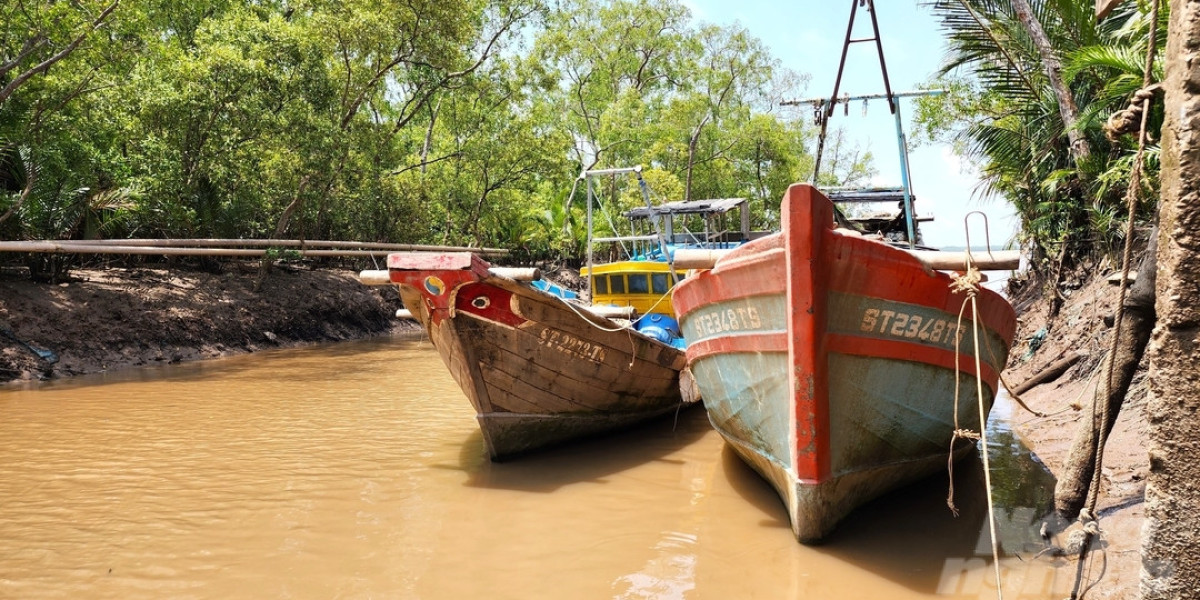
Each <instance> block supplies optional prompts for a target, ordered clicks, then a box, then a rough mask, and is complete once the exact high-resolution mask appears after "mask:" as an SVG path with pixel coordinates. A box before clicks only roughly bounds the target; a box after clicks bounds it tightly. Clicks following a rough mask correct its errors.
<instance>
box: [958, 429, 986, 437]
mask: <svg viewBox="0 0 1200 600" xmlns="http://www.w3.org/2000/svg"><path fill="white" fill-rule="evenodd" d="M980 437H981V436H980V435H979V432H977V431H972V430H970V429H955V430H954V439H958V438H964V439H968V440H978V439H979V438H980Z"/></svg>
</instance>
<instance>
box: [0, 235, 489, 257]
mask: <svg viewBox="0 0 1200 600" xmlns="http://www.w3.org/2000/svg"><path fill="white" fill-rule="evenodd" d="M238 246H242V247H248V248H286V247H289V246H298V247H299V249H298V251H301V252H308V253H311V252H316V251H317V250H309V248H314V249H316V248H329V249H332V248H346V249H363V250H378V251H379V252H373V253H370V255H376V254H380V253H381V252H386V251H394V252H404V251H425V252H474V253H476V254H480V255H484V256H499V255H506V254H508V250H504V249H502V248H466V247H461V246H430V245H423V244H388V243H383V242H346V241H328V240H256V239H245V240H240V239H217V238H213V239H129V240H29V241H0V252H4V251H7V252H44V253H45V252H72V253H78V254H137V252H132V251H120V252H113V251H104V250H99V248H111V247H118V248H146V249H159V248H179V249H222V248H229V249H233V248H236V247H238ZM145 253H146V254H165V253H164V252H160V251H157V250H155V251H147V252H145ZM172 254H179V253H172ZM201 255H203V254H201ZM262 255H263V251H261V250H260V251H257V254H230V255H225V256H262ZM311 255H312V256H321V255H318V254H311ZM364 255H367V254H357V255H350V256H364ZM217 256H220V255H217ZM325 256H336V255H325Z"/></svg>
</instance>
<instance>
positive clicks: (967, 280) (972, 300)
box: [946, 244, 1004, 600]
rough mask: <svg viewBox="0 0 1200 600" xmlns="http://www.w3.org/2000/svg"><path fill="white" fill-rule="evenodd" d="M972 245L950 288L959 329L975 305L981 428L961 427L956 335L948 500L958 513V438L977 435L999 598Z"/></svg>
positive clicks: (1001, 597)
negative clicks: (957, 298) (957, 300)
mask: <svg viewBox="0 0 1200 600" xmlns="http://www.w3.org/2000/svg"><path fill="white" fill-rule="evenodd" d="M972 263H973V261H972V258H971V248H970V245H969V244H968V246H967V270H966V272H965V273H963V274H962V275H954V276H952V277H953V281H952V282H951V283H950V289H951V290H952V291H954V292H955V293H961V294H965V295H966V298H964V299H963V303H962V306H961V307H959V309H958V329H957V331H962V321H963V313H965V312H966V309H967V306H968V305H970V307H971V342H972V344H973V348H974V351H975V354H974V359H975V399H976V405H977V407H978V409H979V431H978V432H975V431H971V430H967V429H963V428H961V427H959V423H958V400H959V391H960V385H959V380H960V375H961V374H962V364H961V360H962V359H961V356H962V354H961V353H960V352H959V344H960V343H961V341H962V339H961V337H960V336H957V335H956V336H955V339H954V435H952V436H950V457H949V471H950V495H949V496H948V497H947V498H946V504H947V505H949V506H950V510H951V511H952V512H953V513H954V514H955V515H958V509H957V508H955V506H954V442H955V441H956V440H958V439H972V440H974V439H977V440H979V442H980V445H981V446H983V448H982V450H983V452H982V454H983V483H984V487H985V488H986V491H987V507H988V528H989V530H990V532H991V537H992V567H993V568H994V569H995V574H996V598H998V599H999V600H1004V587H1003V583H1002V581H1001V575H1000V539H999V537H998V536H997V535H996V507H995V504H994V503H993V502H992V469H991V464H990V462H989V460H988V454H989V452H988V441H987V408H986V407H985V406H984V404H985V402H984V399H983V364H982V359H981V358H980V356H981V355H980V352H979V337H980V327H979V301H978V295H979V283H980V282H981V281H983V275H982V274H981V273H980V272H979V269H978V268H976V267H975V266H974V264H972Z"/></svg>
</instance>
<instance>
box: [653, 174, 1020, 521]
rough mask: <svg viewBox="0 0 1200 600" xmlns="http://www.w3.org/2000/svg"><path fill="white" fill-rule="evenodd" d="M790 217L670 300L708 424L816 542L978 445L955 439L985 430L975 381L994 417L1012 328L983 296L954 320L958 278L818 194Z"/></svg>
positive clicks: (793, 207) (795, 190) (785, 209)
mask: <svg viewBox="0 0 1200 600" xmlns="http://www.w3.org/2000/svg"><path fill="white" fill-rule="evenodd" d="M782 217H783V226H782V231H780V232H779V233H777V234H774V235H771V236H768V237H765V238H762V239H758V240H755V241H752V242H750V243H748V244H745V245H743V246H741V247H739V248H738V249H736V250H733V251H731V252H729V253H727V254H724V255H722V256H721V257H720V258H719V259H718V260H716V262H715V266H714V267H713V268H712V269H711V270H705V271H701V272H699V273H697V274H694V275H691V276H689V277H688V278H687V279H686V280H684V281H683V282H682V283H680V284H679V285H678V286H676V288H675V291H674V293H673V300H674V306H675V309H676V311H677V312H678V314H679V316H680V322H681V326H682V330H683V335H684V338H685V339H686V341H687V362H688V367H689V369H690V370H691V373H692V376H693V377H694V378H695V384H696V386H697V387H698V388H699V392H700V396H701V397H702V399H703V402H704V407H705V409H706V411H707V412H708V416H709V420H710V421H711V422H712V425H713V427H714V428H716V430H717V431H718V432H719V433H720V434H721V435H722V436H723V437H724V439H725V440H726V442H727V443H728V444H729V445H730V446H731V447H732V448H733V449H734V450H735V451H736V452H737V454H738V455H739V456H741V458H743V459H744V460H745V462H747V463H748V464H749V465H750V466H751V467H753V468H754V469H755V470H757V471H758V472H759V473H760V474H762V476H763V477H764V478H766V480H767V481H768V482H770V484H771V485H772V486H773V487H774V488H775V489H776V490H777V491H778V493H779V495H780V497H781V498H782V499H783V501H784V503H785V504H786V507H787V512H788V516H789V518H790V520H791V525H792V531H793V533H794V534H795V535H796V537H797V538H798V539H799V540H800V541H802V542H815V541H818V540H820V539H821V538H823V537H825V536H827V535H828V534H829V533H830V532H831V531H832V530H833V529H834V527H835V526H836V525H837V523H838V522H839V521H840V520H842V519H843V518H844V517H846V515H847V514H849V513H850V512H851V511H852V510H853V509H854V508H855V507H857V506H859V505H861V504H863V503H864V502H866V501H868V500H870V499H872V498H875V497H877V496H879V495H881V494H883V493H884V492H887V491H888V490H891V489H893V488H896V487H898V486H901V485H903V484H905V483H908V482H912V481H915V480H917V479H920V478H923V477H926V476H928V475H930V474H932V473H933V472H935V471H936V470H937V469H939V468H945V467H946V464H947V458H948V453H951V452H953V454H954V455H956V456H962V455H965V454H966V453H967V452H969V451H970V450H971V449H973V448H974V442H973V441H971V440H969V439H962V438H958V439H956V438H955V430H956V429H970V430H975V431H979V429H980V427H981V426H982V424H981V423H980V418H979V415H980V411H979V409H978V407H977V399H976V393H975V390H976V383H977V382H981V383H982V384H983V398H984V403H985V404H986V406H985V407H984V408H985V410H984V413H985V414H986V412H987V410H989V409H990V407H991V402H992V400H993V399H994V397H995V394H996V391H997V387H996V386H997V380H998V377H999V373H1000V371H1001V370H1002V369H1003V368H1004V365H1005V361H1006V360H1007V357H1008V352H1009V348H1010V346H1011V344H1012V339H1013V335H1014V331H1015V327H1016V319H1015V315H1014V312H1013V309H1012V307H1011V305H1010V304H1009V303H1008V302H1007V301H1006V300H1005V299H1004V298H1003V297H1002V296H1000V295H999V294H996V293H995V292H992V291H990V290H987V289H978V290H977V291H976V292H975V293H974V298H975V300H976V302H977V307H978V315H979V317H978V321H977V322H976V321H973V320H972V318H971V314H972V311H970V310H967V311H965V315H964V316H963V317H962V319H961V320H960V317H959V315H960V310H962V308H963V306H964V302H967V300H968V294H967V293H966V292H961V291H956V290H955V288H954V287H953V286H952V283H953V279H952V277H951V275H950V274H947V273H946V272H943V271H939V270H937V269H935V268H932V267H931V266H930V264H929V263H928V261H925V260H922V258H919V257H918V254H919V252H913V251H909V250H907V249H903V248H899V247H896V246H895V245H893V244H889V243H887V242H886V241H882V240H877V239H870V238H869V237H865V236H862V235H861V234H858V233H852V232H849V231H846V230H840V229H837V228H836V225H835V219H834V209H833V204H832V202H831V201H830V200H829V199H828V198H826V197H825V196H824V195H822V194H821V193H820V192H819V191H818V190H817V189H816V188H814V187H812V186H810V185H807V184H796V185H793V186H791V187H790V188H789V189H788V191H787V193H786V195H785V197H784V200H783V205H782ZM677 266H682V263H680V264H678V265H677ZM976 332H978V334H976ZM976 335H978V347H979V348H980V350H979V356H978V361H976V356H975V350H974V348H975V347H976ZM977 365H978V366H977ZM952 443H953V450H951V448H952Z"/></svg>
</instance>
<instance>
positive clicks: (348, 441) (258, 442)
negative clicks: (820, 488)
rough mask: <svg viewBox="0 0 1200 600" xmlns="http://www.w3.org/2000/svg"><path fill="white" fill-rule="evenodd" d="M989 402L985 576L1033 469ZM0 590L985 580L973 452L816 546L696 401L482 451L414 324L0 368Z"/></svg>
mask: <svg viewBox="0 0 1200 600" xmlns="http://www.w3.org/2000/svg"><path fill="white" fill-rule="evenodd" d="M1007 410H1008V407H1007V405H998V406H997V410H996V412H994V416H998V417H999V418H995V419H993V421H994V422H995V423H996V425H994V426H993V427H992V428H991V430H990V432H991V434H992V436H991V437H992V445H991V447H992V454H991V464H992V467H993V478H994V481H993V485H994V487H995V493H994V497H995V498H996V499H997V503H998V507H997V514H998V517H999V518H998V521H999V523H1000V527H1001V535H1000V536H999V537H1000V538H1001V540H1002V542H1003V546H1004V554H1005V556H1006V557H1005V558H1004V560H1003V561H1002V563H1001V564H1002V582H1003V584H1004V592H1005V593H1004V597H1005V598H1009V599H1011V598H1060V597H1063V596H1064V595H1065V592H1066V591H1069V589H1070V583H1071V577H1072V576H1073V570H1072V569H1071V568H1069V567H1065V566H1063V565H1064V564H1065V563H1061V562H1055V561H1054V560H1053V559H1050V558H1047V557H1044V556H1043V557H1035V555H1036V554H1037V552H1038V551H1039V550H1040V549H1041V548H1042V542H1041V540H1040V538H1039V537H1038V533H1037V532H1038V527H1039V526H1040V525H1041V519H1042V517H1043V516H1044V515H1045V514H1046V513H1047V512H1048V511H1049V506H1050V494H1051V490H1052V488H1053V480H1052V479H1051V478H1050V475H1049V474H1048V472H1047V471H1046V469H1045V468H1043V467H1042V466H1041V465H1040V464H1039V463H1037V462H1036V460H1034V459H1033V458H1032V457H1031V456H1030V455H1029V452H1028V451H1027V450H1025V449H1024V448H1023V447H1022V446H1021V445H1020V444H1019V442H1017V441H1016V440H1015V438H1013V436H1012V434H1011V432H1009V431H1008V430H1007V429H1006V428H1005V427H1004V421H1005V417H1004V415H1005V414H1006V411H1007ZM0 415H2V419H0V456H3V459H0V598H13V599H22V600H24V599H42V598H72V599H78V598H87V599H92V598H114V599H116V598H119V599H122V600H130V599H140V598H147V599H149V598H153V599H160V598H197V599H239V598H247V599H251V598H253V599H260V598H289V599H290V598H296V599H309V598H311V599H332V598H363V599H365V598H389V599H390V598H395V599H459V598H481V597H486V598H489V599H507V598H512V599H522V600H537V599H542V598H545V599H551V598H553V599H560V598H572V599H574V598H580V599H593V598H614V599H634V598H637V599H641V598H654V599H664V600H669V599H684V598H687V599H702V598H707V599H733V598H771V599H799V598H995V597H996V594H995V585H994V574H993V571H992V567H991V558H990V557H991V548H990V542H989V539H990V538H989V536H988V534H987V525H986V520H985V518H986V501H985V498H984V494H983V491H982V490H983V484H982V476H981V469H980V468H979V461H978V460H972V461H965V462H964V463H960V464H959V465H958V466H957V476H956V479H955V481H956V485H955V489H956V504H957V505H958V507H959V508H960V510H961V514H960V515H959V516H958V517H953V516H952V515H951V514H950V511H949V510H948V509H947V507H946V493H947V478H946V477H945V476H940V477H935V478H933V479H931V480H929V481H926V482H922V483H920V484H917V485H914V486H912V487H910V488H907V489H905V490H902V491H900V492H897V493H894V494H890V495H888V496H886V497H884V498H881V499H880V500H878V501H876V502H874V503H871V504H868V505H866V506H864V507H862V508H861V509H859V510H858V511H856V512H855V513H853V514H852V515H851V516H850V518H849V519H848V520H847V521H845V522H844V523H843V525H842V526H840V527H839V529H838V530H837V531H836V533H835V534H834V535H833V537H832V538H831V539H829V540H828V541H827V542H826V543H824V544H822V545H819V546H803V545H800V544H798V543H796V541H795V539H794V538H793V537H792V535H791V530H790V528H789V527H788V524H787V517H786V515H785V513H784V509H783V506H782V504H781V502H780V501H779V500H778V498H777V496H776V495H775V494H774V492H773V491H772V490H771V489H770V488H769V487H768V486H767V484H766V483H765V482H764V481H763V480H762V479H760V478H759V477H758V476H757V475H756V474H755V473H754V472H753V471H751V470H750V469H749V468H747V467H746V466H745V465H744V464H743V463H742V462H741V461H740V460H739V459H738V458H737V457H736V456H735V455H734V454H733V453H732V452H731V451H730V450H728V449H726V448H725V447H724V444H723V442H722V440H721V439H720V437H719V436H718V435H717V434H716V433H715V432H713V431H712V429H711V428H710V427H709V425H708V422H707V420H706V419H705V416H704V411H703V409H692V410H686V411H683V412H682V413H680V414H678V415H673V416H671V417H668V418H666V419H662V420H660V421H657V422H655V423H652V424H650V425H648V426H646V427H643V428H640V429H637V430H635V431H630V432H627V433H623V434H619V435H615V436H609V437H604V438H601V439H597V440H592V441H588V442H584V443H578V444H573V445H568V446H565V447H561V448H558V449H554V450H550V451H546V452H542V453H539V454H536V455H531V456H527V457H524V458H521V459H518V460H513V461H511V462H506V463H496V464H494V463H491V462H489V461H488V460H487V458H486V457H485V451H484V448H483V442H482V439H481V437H480V434H479V432H478V430H477V429H476V427H475V421H474V413H473V411H472V410H471V408H470V406H469V405H468V403H467V401H466V399H465V398H464V397H463V395H462V393H461V392H460V391H459V389H458V388H457V386H456V385H455V384H454V382H453V380H452V379H451V378H450V376H449V374H448V372H447V371H446V369H445V368H444V366H443V365H442V363H441V361H440V360H439V358H438V356H437V354H436V353H435V352H434V351H433V350H432V348H431V347H430V345H429V344H428V342H426V341H423V340H421V339H419V338H397V339H378V340H370V341H365V342H355V343H344V344H337V345H328V346H319V347H310V348H303V349H295V350H284V351H272V352H263V353H259V354H254V355H247V356H238V357H231V358H225V359H219V360H211V361H203V362H196V363H189V364H182V365H173V366H164V367H153V368H144V369H134V370H126V371H119V372H114V373H109V374H103V375H97V376H83V377H77V378H74V379H70V380H64V381H54V382H48V383H36V384H24V385H18V386H9V387H3V388H0Z"/></svg>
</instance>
